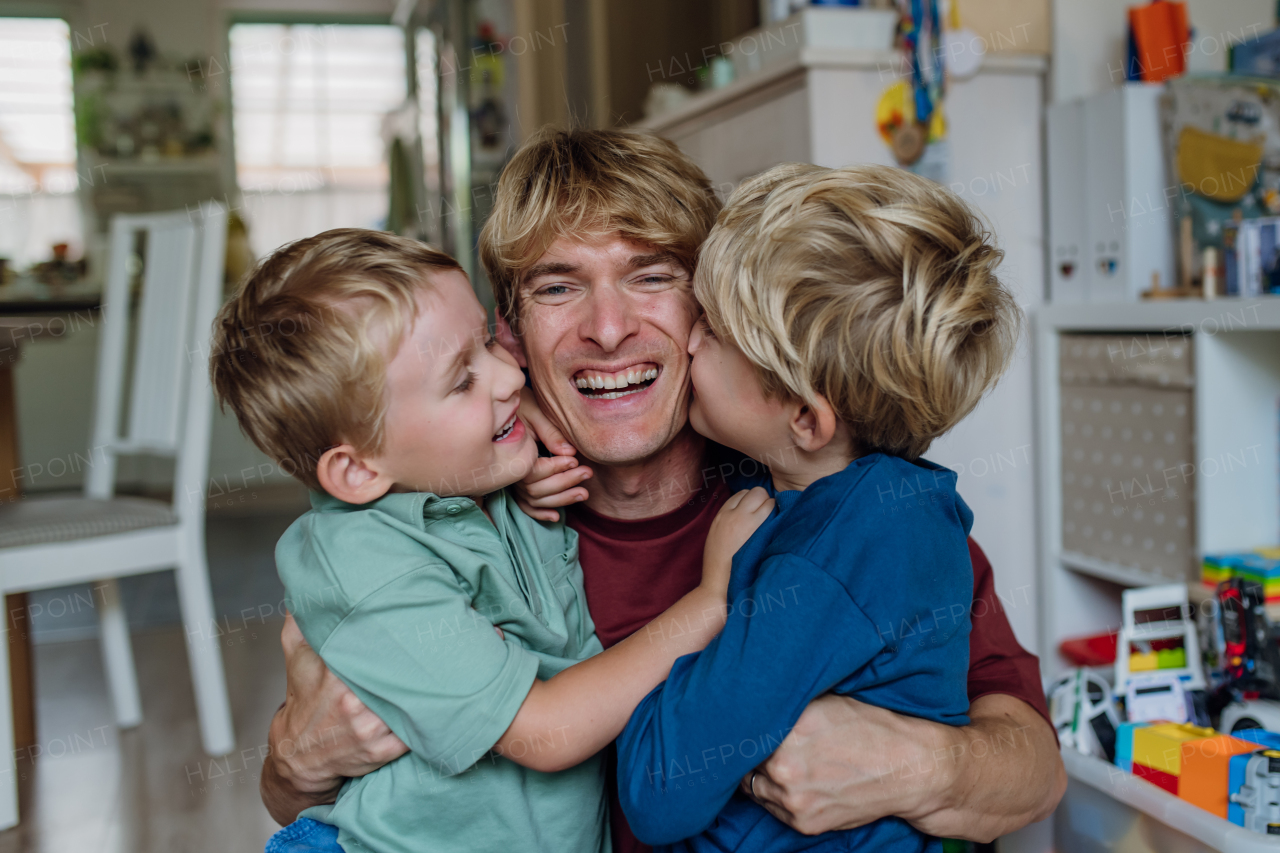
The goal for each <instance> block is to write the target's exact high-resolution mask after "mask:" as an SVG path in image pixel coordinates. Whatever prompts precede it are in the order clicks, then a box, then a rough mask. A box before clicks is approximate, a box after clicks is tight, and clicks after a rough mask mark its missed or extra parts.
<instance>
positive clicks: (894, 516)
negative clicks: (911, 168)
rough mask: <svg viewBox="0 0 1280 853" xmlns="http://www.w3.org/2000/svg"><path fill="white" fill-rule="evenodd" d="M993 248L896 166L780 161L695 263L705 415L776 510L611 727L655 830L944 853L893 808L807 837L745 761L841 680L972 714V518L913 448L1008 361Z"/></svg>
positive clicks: (898, 708) (895, 701) (914, 709)
mask: <svg viewBox="0 0 1280 853" xmlns="http://www.w3.org/2000/svg"><path fill="white" fill-rule="evenodd" d="M1000 259H1001V254H1000V252H999V251H998V250H997V249H995V248H994V247H993V246H992V245H991V244H990V235H989V234H988V233H987V232H986V231H985V230H984V229H983V227H982V225H981V223H980V222H979V220H978V219H977V217H976V216H975V215H974V214H973V212H972V211H971V210H970V209H969V208H968V207H966V206H965V204H964V203H963V202H961V201H960V199H959V198H957V197H956V196H955V195H954V194H952V193H950V192H949V191H947V190H946V189H944V188H942V187H940V186H938V185H936V184H933V183H931V182H929V181H926V180H924V179H922V178H919V177H917V176H915V175H911V174H909V173H907V172H904V171H900V170H897V169H889V168H885V167H881V166H867V167H851V168H845V169H835V170H832V169H821V168H818V167H816V166H794V165H787V166H780V167H777V168H775V169H772V170H770V171H769V172H766V173H765V174H763V175H761V176H759V177H757V178H755V179H752V180H751V181H749V182H748V183H746V184H745V185H743V186H742V187H741V188H739V189H738V190H737V191H736V192H735V193H734V195H733V196H732V197H731V198H730V199H729V202H728V204H727V206H726V207H725V208H724V210H723V211H722V213H721V214H720V217H719V219H718V220H717V222H716V226H715V228H714V229H713V230H712V232H711V236H710V237H709V238H708V240H707V242H706V243H705V244H704V246H703V249H702V252H701V254H700V256H699V262H698V269H697V273H696V276H695V285H694V286H695V291H696V294H697V297H698V300H699V302H700V303H701V304H702V306H703V309H704V311H705V316H704V318H703V322H702V323H701V324H700V327H699V328H698V329H697V330H695V332H694V334H693V336H692V338H691V339H690V342H689V352H690V354H691V355H692V357H693V364H692V367H691V374H690V375H691V379H692V383H693V389H694V393H693V402H692V405H691V408H690V413H689V417H690V422H691V423H692V424H693V426H694V428H695V429H696V430H697V431H698V432H699V433H701V434H703V435H705V436H707V437H708V438H710V439H712V440H714V441H717V442H719V443H721V444H724V445H727V446H729V447H733V448H735V449H737V450H739V451H741V452H743V453H745V454H746V455H748V456H750V457H752V458H753V459H756V460H757V461H760V462H762V463H764V464H765V465H767V466H768V467H769V474H768V478H767V480H766V481H765V482H762V483H761V485H764V486H766V487H767V488H768V489H769V491H770V493H771V494H773V495H774V496H775V497H776V500H777V507H776V509H775V511H774V513H773V514H772V515H771V517H770V518H769V519H768V520H766V521H765V522H764V524H762V525H761V526H760V527H759V528H758V529H757V530H756V532H755V533H754V535H753V536H752V537H751V539H750V540H748V542H747V544H746V545H745V546H744V547H743V548H742V549H741V550H740V551H739V552H738V553H737V554H736V555H735V557H734V561H733V574H732V578H731V580H730V586H729V602H730V613H729V617H728V620H727V622H726V624H725V626H724V629H723V630H722V632H721V633H720V635H719V636H718V637H717V638H716V639H715V640H713V641H712V642H711V643H710V644H709V645H708V646H707V647H706V648H705V649H704V650H703V651H701V652H696V653H694V654H691V655H688V656H686V657H683V658H681V659H680V660H678V661H677V662H676V663H675V665H674V666H673V667H672V669H671V673H670V675H669V676H668V678H667V680H666V682H665V683H664V684H662V685H659V686H658V687H657V688H655V689H654V691H653V692H652V693H650V694H649V695H648V696H647V697H646V698H645V699H644V700H643V701H642V702H641V703H640V706H639V707H638V708H637V709H636V711H635V713H634V714H633V715H632V717H631V720H630V722H629V723H628V724H627V727H626V729H625V730H624V731H623V734H622V736H621V737H620V738H619V740H618V766H619V772H618V780H619V781H618V784H619V789H620V795H621V801H622V805H623V809H624V810H625V812H626V815H627V819H628V821H629V822H630V824H631V827H632V829H633V830H634V831H635V833H636V835H637V837H638V838H640V840H642V841H645V842H648V843H650V844H654V845H663V846H667V847H668V849H676V850H685V851H712V850H716V851H719V850H740V851H771V852H772V851H796V850H854V849H857V850H875V851H919V850H940V849H941V842H940V841H938V840H937V839H932V838H930V837H928V836H925V835H923V834H921V833H920V832H918V831H917V830H915V829H914V828H912V827H911V826H910V825H909V824H908V823H907V822H906V821H904V820H902V819H901V818H896V817H891V818H884V819H882V820H879V821H875V822H873V823H871V824H869V825H866V826H862V827H859V828H857V829H851V830H845V831H841V832H832V833H826V834H824V835H821V836H818V837H807V836H803V835H801V834H799V833H797V832H796V831H795V830H792V829H791V828H790V827H788V826H787V825H786V824H784V823H782V822H781V821H779V820H777V819H776V818H774V817H773V815H771V814H770V813H768V812H767V811H766V810H765V809H764V807H762V806H761V805H759V804H758V803H757V802H756V801H755V800H754V799H753V798H752V793H753V792H752V790H751V788H752V786H753V785H754V784H755V783H756V774H755V773H754V772H753V771H752V768H754V767H756V766H757V765H759V764H760V763H762V762H763V761H764V760H765V759H766V758H767V757H768V756H769V755H770V754H771V753H772V752H773V751H774V750H775V749H776V748H777V747H778V745H779V744H780V743H781V742H782V740H783V739H784V738H786V737H787V735H788V733H789V732H790V731H791V728H792V726H794V725H795V723H796V721H797V719H799V717H800V714H801V712H802V711H803V710H804V708H805V707H806V706H807V705H808V704H809V702H811V701H812V700H813V699H815V698H817V697H818V696H820V695H822V694H823V693H826V692H835V693H838V694H842V695H847V696H852V697H854V698H857V699H858V700H860V701H863V702H867V703H869V704H872V705H877V706H880V707H883V708H887V709H889V710H892V711H895V712H898V713H905V714H912V715H915V716H919V717H923V718H926V719H929V720H933V721H936V722H941V723H948V724H951V725H963V724H965V723H967V722H968V717H967V710H968V706H969V700H968V696H967V694H966V689H965V679H966V670H967V667H968V650H969V643H968V634H969V619H968V607H969V602H970V600H971V598H972V592H973V580H972V569H971V567H970V563H969V551H968V547H967V545H966V537H967V536H968V532H969V528H970V526H971V524H972V522H973V515H972V513H971V512H970V511H969V508H968V507H967V506H966V505H965V503H964V501H963V500H961V499H960V496H959V495H958V494H957V493H956V475H955V474H954V473H953V472H951V471H948V470H947V469H945V468H941V467H939V466H937V465H934V464H932V463H930V462H927V461H925V460H924V459H922V458H920V457H921V454H922V453H923V452H924V451H925V450H926V449H927V448H928V447H929V445H930V443H931V442H932V441H933V439H935V438H937V437H938V436H940V435H942V434H943V433H945V432H947V430H949V429H950V428H951V427H953V426H954V425H955V424H956V423H958V422H959V421H960V420H961V419H962V418H964V417H965V416H966V415H967V414H968V413H969V412H970V411H972V410H973V408H974V407H975V406H976V405H977V403H978V402H979V400H980V399H981V398H982V396H983V395H984V394H985V393H986V392H987V391H988V390H989V389H990V388H991V387H992V386H993V385H994V384H995V382H996V380H997V379H998V377H999V376H1000V374H1001V373H1002V372H1003V370H1004V368H1005V367H1006V365H1007V364H1008V362H1009V359H1010V358H1011V356H1012V352H1013V347H1014V343H1015V341H1016V338H1017V334H1018V322H1019V317H1020V313H1019V310H1018V308H1017V306H1016V304H1015V302H1014V300H1013V297H1012V296H1011V295H1010V293H1009V292H1008V291H1007V290H1006V289H1005V288H1004V287H1003V286H1002V285H1001V283H1000V282H999V281H998V280H997V278H996V277H995V274H994V269H995V267H996V265H997V264H998V263H999V262H1000ZM895 770H900V768H890V767H886V768H885V772H886V773H888V772H893V771H895ZM748 774H750V775H748ZM740 787H741V789H742V790H738V789H739V788H740Z"/></svg>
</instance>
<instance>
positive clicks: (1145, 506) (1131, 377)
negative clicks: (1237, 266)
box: [1059, 334, 1196, 581]
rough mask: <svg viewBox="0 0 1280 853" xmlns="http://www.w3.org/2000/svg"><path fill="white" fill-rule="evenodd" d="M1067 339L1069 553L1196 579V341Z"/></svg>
mask: <svg viewBox="0 0 1280 853" xmlns="http://www.w3.org/2000/svg"><path fill="white" fill-rule="evenodd" d="M1059 340H1060V343H1059V346H1060V348H1061V349H1060V353H1059V356H1060V358H1059V364H1060V375H1059V381H1060V382H1061V400H1062V408H1061V418H1062V422H1061V430H1062V545H1063V550H1064V552H1067V553H1069V554H1078V555H1080V556H1083V557H1087V558H1090V559H1093V560H1101V561H1104V562H1107V563H1113V564H1117V565H1121V566H1129V567H1133V568H1138V569H1141V570H1143V571H1145V572H1149V573H1151V574H1153V575H1157V576H1159V577H1162V578H1168V579H1169V580H1174V581H1186V580H1189V579H1194V578H1195V577H1196V562H1195V553H1196V552H1195V541H1196V540H1195V529H1194V527H1195V512H1194V509H1195V504H1194V500H1195V480H1194V478H1195V465H1194V464H1193V460H1194V458H1195V455H1194V448H1195V442H1194V434H1193V432H1194V431H1193V423H1194V417H1193V412H1194V409H1193V406H1192V403H1193V399H1192V394H1194V393H1195V391H1194V388H1193V387H1192V386H1193V373H1192V370H1191V367H1192V362H1191V358H1192V345H1191V338H1190V337H1187V336H1182V335H1175V336H1164V335H1145V334H1143V335H1061V336H1060V339H1059Z"/></svg>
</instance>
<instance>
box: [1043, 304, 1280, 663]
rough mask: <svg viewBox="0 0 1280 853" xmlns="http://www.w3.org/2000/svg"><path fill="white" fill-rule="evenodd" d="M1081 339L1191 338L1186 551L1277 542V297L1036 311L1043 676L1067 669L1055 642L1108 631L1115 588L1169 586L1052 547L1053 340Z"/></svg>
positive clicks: (1057, 441) (1056, 524)
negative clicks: (1189, 545) (1190, 542)
mask: <svg viewBox="0 0 1280 853" xmlns="http://www.w3.org/2000/svg"><path fill="white" fill-rule="evenodd" d="M1089 333H1097V334H1110V335H1115V334H1124V335H1130V334H1132V335H1133V336H1134V338H1135V339H1136V340H1137V341H1139V342H1140V343H1142V345H1144V346H1145V345H1150V344H1152V343H1156V344H1158V343H1159V342H1160V341H1162V340H1169V339H1171V338H1173V337H1174V336H1180V335H1184V334H1189V335H1190V336H1191V339H1192V370H1193V373H1194V379H1193V400H1194V402H1193V409H1194V411H1193V427H1192V428H1193V435H1194V438H1193V441H1194V464H1195V466H1196V470H1195V472H1194V474H1193V475H1192V476H1193V479H1194V492H1193V495H1194V496H1193V502H1194V542H1195V553H1196V555H1197V557H1198V556H1203V555H1204V554H1205V553H1217V552H1223V551H1238V550H1245V549H1248V548H1253V547H1259V546H1264V545H1275V544H1277V543H1280V298H1277V297H1260V298H1255V299H1221V300H1216V301H1210V302H1204V301H1199V300H1195V301H1192V300H1178V301H1172V300H1171V301H1168V302H1147V303H1143V302H1138V303H1115V304H1102V305H1099V304H1086V305H1050V306H1046V307H1044V308H1042V309H1040V310H1039V311H1038V312H1036V314H1035V317H1034V334H1035V342H1034V343H1035V359H1036V372H1037V377H1038V380H1039V381H1038V383H1037V385H1038V387H1037V390H1036V395H1037V400H1036V404H1037V405H1036V409H1037V411H1036V433H1037V444H1038V450H1039V452H1038V454H1037V458H1038V465H1039V470H1038V480H1039V483H1038V489H1039V492H1040V504H1039V511H1040V550H1041V559H1040V565H1041V583H1040V625H1041V632H1042V634H1041V641H1042V644H1041V649H1042V654H1041V661H1042V666H1043V667H1044V669H1045V675H1046V676H1047V677H1054V676H1056V675H1057V674H1058V673H1059V672H1061V671H1062V669H1064V668H1065V666H1066V663H1065V661H1063V660H1062V659H1061V657H1060V656H1059V655H1058V652H1057V648H1058V644H1059V643H1060V642H1061V641H1062V640H1064V639H1067V638H1070V637H1079V636H1083V635H1087V634H1093V633H1100V632H1103V631H1107V630H1114V629H1115V628H1117V627H1118V626H1119V624H1120V592H1121V590H1122V589H1123V588H1125V587H1133V586H1146V585H1150V584H1157V583H1168V579H1167V578H1161V577H1157V576H1155V575H1154V574H1152V573H1149V572H1146V571H1143V570H1142V569H1139V568H1136V567H1134V566H1126V565H1121V564H1118V563H1110V562H1105V561H1102V560H1098V559H1095V558H1091V557H1088V556H1084V555H1081V554H1074V553H1070V552H1065V551H1064V550H1063V547H1062V534H1063V530H1062V527H1063V521H1062V517H1063V503H1062V494H1063V482H1062V480H1063V459H1062V435H1061V412H1060V390H1061V383H1060V379H1059V375H1060V373H1059V336H1060V335H1062V334H1089ZM1099 489H1100V490H1101V489H1102V487H1101V486H1099ZM1100 496H1102V497H1104V498H1105V497H1106V495H1105V493H1104V492H1102V491H1100Z"/></svg>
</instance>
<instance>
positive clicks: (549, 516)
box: [516, 496, 560, 521]
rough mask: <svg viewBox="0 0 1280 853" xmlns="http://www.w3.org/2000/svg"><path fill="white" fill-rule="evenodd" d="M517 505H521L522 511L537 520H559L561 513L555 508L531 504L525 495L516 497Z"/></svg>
mask: <svg viewBox="0 0 1280 853" xmlns="http://www.w3.org/2000/svg"><path fill="white" fill-rule="evenodd" d="M516 506H518V507H520V510H521V512H523V513H524V514H525V515H527V516H529V517H530V518H532V519H534V520H536V521H559V520H560V513H559V512H558V511H557V510H554V509H539V508H538V507H536V506H533V505H532V504H530V503H529V502H528V501H527V500H525V499H524V498H523V497H520V496H517V497H516Z"/></svg>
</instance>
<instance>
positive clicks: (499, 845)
mask: <svg viewBox="0 0 1280 853" xmlns="http://www.w3.org/2000/svg"><path fill="white" fill-rule="evenodd" d="M213 352H214V356H213V359H212V364H211V370H212V374H213V381H214V385H215V388H216V389H217V392H218V395H219V398H220V399H221V401H222V402H223V404H224V405H228V406H230V407H231V408H232V409H233V410H234V411H235V413H236V416H237V418H238V419H239V421H240V425H241V428H242V429H243V430H244V431H245V433H246V434H247V435H248V436H249V437H250V438H251V439H252V440H253V441H254V442H255V443H256V444H257V445H258V446H259V447H260V448H262V450H263V451H264V452H266V453H267V454H269V455H270V456H272V457H273V458H274V459H276V460H277V462H278V463H279V464H280V465H281V467H282V469H283V470H286V471H288V472H289V473H291V474H293V475H295V476H296V477H298V479H300V480H302V481H303V482H304V483H306V484H307V486H309V487H310V488H311V489H312V507H313V508H312V510H311V511H310V512H308V513H306V514H305V515H303V516H302V517H301V518H300V519H298V521H296V522H295V523H294V524H293V526H291V527H290V528H289V530H288V531H287V532H286V533H285V535H284V537H283V538H282V539H281V540H280V543H279V546H278V547H277V550H276V560H277V565H278V568H279V572H280V577H281V580H282V581H283V582H284V584H285V588H286V592H287V595H288V598H289V600H290V601H291V602H292V613H293V616H294V618H295V619H296V620H297V622H298V626H299V627H300V628H301V630H302V633H303V636H305V637H306V639H307V642H308V643H310V644H311V646H312V647H313V648H314V649H315V650H316V651H317V652H318V653H319V654H320V656H321V657H322V658H323V659H324V661H325V664H326V665H327V666H328V667H329V669H331V670H332V671H333V672H334V673H335V674H337V675H338V676H339V677H340V678H341V679H342V680H343V681H344V682H346V683H347V684H348V685H349V686H350V687H351V689H352V690H353V692H354V693H355V694H356V695H357V696H358V697H359V698H360V699H361V700H362V701H363V702H364V703H365V704H366V705H367V706H368V707H369V708H370V709H371V710H372V711H373V712H374V713H376V714H377V715H378V716H379V717H381V718H382V719H383V720H384V721H386V723H387V724H388V726H390V728H391V729H392V731H393V732H394V733H395V734H396V735H397V736H398V737H399V738H400V739H401V740H403V741H404V742H405V744H407V745H408V746H409V749H410V751H409V752H408V753H406V754H405V755H404V756H402V757H401V758H399V759H397V760H395V761H393V762H391V763H390V764H387V765H385V766H384V767H382V768H380V769H378V770H376V771H374V772H372V773H370V774H368V775H366V776H363V777H360V778H358V779H351V780H348V782H347V783H346V784H345V785H344V787H343V789H342V791H341V793H340V794H339V795H338V799H337V802H336V803H334V804H333V805H329V806H319V807H316V808H313V809H309V810H308V811H307V812H306V813H304V815H303V817H302V818H301V819H300V820H299V821H298V822H296V823H295V824H291V825H290V826H289V827H286V828H285V829H284V830H282V831H281V832H280V833H278V834H277V836H276V838H274V839H273V840H272V841H271V842H270V843H269V844H268V848H267V849H268V851H300V850H336V849H339V847H340V849H341V850H344V851H346V853H355V851H376V853H398V851H420V850H432V851H449V850H458V851H463V850H465V851H495V853H496V851H502V853H506V851H513V850H547V851H557V853H558V851H575V853H576V851H583V853H589V851H607V850H608V848H609V833H608V830H607V825H606V819H607V811H606V809H607V801H606V798H605V791H604V772H603V767H602V762H601V759H600V756H599V753H600V750H601V749H603V748H604V747H605V746H606V745H607V744H609V743H610V742H611V741H612V740H613V739H614V738H615V737H617V735H618V733H619V732H621V730H622V728H623V726H624V725H625V724H626V722H627V719H628V717H629V716H630V713H631V711H632V709H633V708H634V707H635V706H636V705H637V704H638V703H639V701H640V700H641V699H642V698H643V697H644V695H645V694H646V693H648V692H649V691H650V690H651V689H652V688H653V687H654V686H655V685H657V684H658V683H659V682H661V681H662V680H663V679H664V678H665V677H666V675H667V673H668V671H669V670H670V668H671V664H672V662H673V661H674V660H675V659H676V658H677V657H679V656H681V655H684V654H688V653H690V652H693V651H697V650H698V649H701V648H702V647H703V646H704V645H705V644H706V643H707V642H708V641H709V640H710V639H711V637H712V636H714V634H715V633H716V632H717V631H718V630H719V629H720V627H721V626H722V625H723V623H724V607H725V588H726V586H727V582H728V576H729V568H730V561H731V559H732V556H733V554H734V552H735V551H736V550H737V549H738V547H739V546H740V545H741V544H742V543H743V542H745V541H746V539H747V538H748V537H749V536H750V534H751V532H752V531H754V530H755V528H756V526H757V525H758V524H759V523H760V522H761V521H762V520H763V519H764V518H765V517H766V516H767V515H768V513H769V511H770V510H771V509H772V503H773V502H772V501H771V500H768V499H767V495H765V493H764V491H763V490H761V489H756V490H754V491H753V492H752V493H743V494H742V495H740V496H738V497H736V498H734V499H731V500H730V502H729V504H728V505H726V508H725V510H724V511H722V512H721V514H720V516H719V517H717V520H716V522H715V524H714V525H713V526H712V529H711V534H710V536H709V538H708V540H707V546H706V552H705V556H704V574H703V582H702V584H701V585H700V586H699V587H698V588H696V589H695V590H693V591H692V592H690V593H689V594H688V595H686V596H685V597H684V598H683V599H681V600H680V601H679V602H677V603H676V604H675V605H674V606H672V607H671V609H670V610H668V611H667V612H666V613H664V614H663V615H662V616H659V617H658V618H657V619H656V620H654V622H653V623H651V624H650V625H649V626H648V627H647V628H645V629H644V630H642V631H640V632H638V633H637V634H636V635H634V636H632V637H631V638H629V639H627V640H624V641H623V642H621V643H619V644H618V645H616V646H614V647H613V648H611V649H610V650H609V651H608V652H602V651H601V645H600V642H599V641H598V640H597V639H596V636H595V632H594V628H593V625H592V622H591V617H590V615H589V614H588V612H587V608H586V601H585V596H584V593H583V588H582V572H581V569H580V568H579V566H578V559H577V539H576V534H575V533H573V531H571V530H569V529H567V528H566V527H564V525H563V524H562V523H554V524H547V523H543V522H537V521H534V520H533V519H531V518H529V517H527V516H525V515H524V514H523V513H522V512H521V511H520V510H519V509H518V508H517V507H516V504H515V501H514V500H513V499H512V498H510V497H509V496H508V495H507V494H506V493H505V492H504V491H502V489H503V488H504V487H505V486H508V485H510V484H512V483H514V482H516V481H518V480H519V479H521V478H522V477H524V476H525V474H527V473H528V471H529V470H530V468H531V467H532V464H533V462H534V460H535V458H536V456H537V447H536V444H535V442H534V439H533V436H532V435H531V434H530V433H529V432H528V431H527V430H526V428H525V425H524V423H523V422H522V421H521V420H520V418H519V417H518V416H517V409H518V408H519V405H520V392H521V389H522V388H523V386H524V376H523V374H522V373H521V371H520V370H519V368H518V367H517V366H516V364H515V362H514V360H513V359H512V358H511V356H510V355H508V354H507V353H506V352H505V351H504V350H503V349H502V348H501V347H498V346H496V345H495V343H494V340H493V338H492V337H491V336H490V335H489V333H488V328H487V318H486V316H485V313H484V310H483V309H482V308H481V307H480V304H479V302H478V301H477V300H476V298H475V295H474V294H473V292H472V290H471V287H470V284H469V282H468V281H467V278H466V276H465V275H464V274H463V272H462V271H461V269H460V268H459V267H458V265H457V264H456V262H454V261H453V259H452V258H449V257H448V256H446V255H443V254H441V253H439V252H437V251H435V250H433V249H431V248H430V247H427V246H424V245H423V244H421V243H418V242H415V241H412V240H407V239H404V238H400V237H396V236H394V235H391V234H385V233H381V232H373V231H364V230H359V229H341V230H337V231H329V232H326V233H324V234H320V235H318V236H316V237H312V238H310V239H307V240H301V241H299V242H297V243H293V244H291V245H289V246H286V247H284V248H282V249H280V250H279V251H277V252H276V253H275V254H274V255H273V256H271V257H270V258H268V259H267V260H266V261H264V262H263V263H262V264H261V265H260V266H259V267H258V269H256V270H255V271H254V272H253V274H252V275H251V276H250V277H249V279H248V280H247V281H246V283H245V285H244V287H243V288H242V289H241V290H240V292H239V293H238V294H237V295H236V297H235V298H234V299H233V300H232V301H231V302H230V303H228V305H227V306H226V307H225V308H224V309H223V311H222V313H221V315H220V316H219V318H218V321H217V323H216V324H215V328H214V348H213ZM495 628H496V629H497V630H495Z"/></svg>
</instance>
